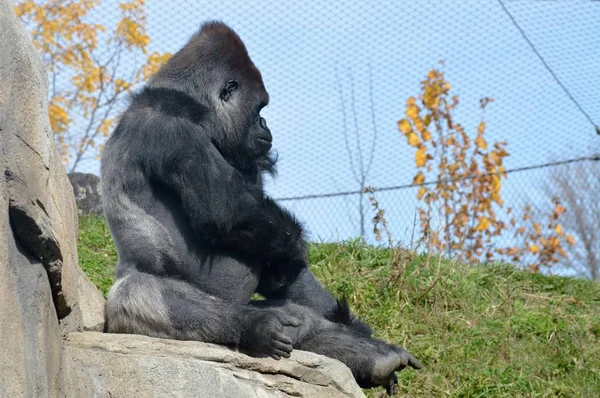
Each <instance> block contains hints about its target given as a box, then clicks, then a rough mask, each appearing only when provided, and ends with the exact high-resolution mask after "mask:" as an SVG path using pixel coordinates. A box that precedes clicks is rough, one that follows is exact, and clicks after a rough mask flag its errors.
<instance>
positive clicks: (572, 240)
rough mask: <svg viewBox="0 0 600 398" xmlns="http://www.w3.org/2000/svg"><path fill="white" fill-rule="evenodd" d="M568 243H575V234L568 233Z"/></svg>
mask: <svg viewBox="0 0 600 398" xmlns="http://www.w3.org/2000/svg"><path fill="white" fill-rule="evenodd" d="M567 243H568V244H570V245H574V244H575V238H573V235H567Z"/></svg>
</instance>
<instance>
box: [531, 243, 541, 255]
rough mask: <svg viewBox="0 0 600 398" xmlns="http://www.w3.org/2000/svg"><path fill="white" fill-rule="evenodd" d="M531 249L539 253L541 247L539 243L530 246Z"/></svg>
mask: <svg viewBox="0 0 600 398" xmlns="http://www.w3.org/2000/svg"><path fill="white" fill-rule="evenodd" d="M528 249H529V251H530V252H532V253H537V252H539V251H540V247H539V246H538V245H533V246H529V248H528Z"/></svg>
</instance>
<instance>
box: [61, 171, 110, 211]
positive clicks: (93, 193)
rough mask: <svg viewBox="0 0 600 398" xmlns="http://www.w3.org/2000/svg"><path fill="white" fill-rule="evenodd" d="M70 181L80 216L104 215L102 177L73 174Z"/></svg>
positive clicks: (70, 175) (70, 174)
mask: <svg viewBox="0 0 600 398" xmlns="http://www.w3.org/2000/svg"><path fill="white" fill-rule="evenodd" d="M69 180H70V181H71V185H72V186H73V194H75V202H76V203H77V209H78V211H79V214H85V215H88V214H97V215H100V214H102V196H101V190H100V177H98V176H97V175H95V174H89V173H79V172H76V171H75V172H72V173H69Z"/></svg>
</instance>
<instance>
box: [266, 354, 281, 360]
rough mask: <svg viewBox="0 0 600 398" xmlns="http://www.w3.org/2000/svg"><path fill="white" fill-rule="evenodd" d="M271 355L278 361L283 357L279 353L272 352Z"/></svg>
mask: <svg viewBox="0 0 600 398" xmlns="http://www.w3.org/2000/svg"><path fill="white" fill-rule="evenodd" d="M269 356H270V357H271V358H273V359H274V360H276V361H279V360H280V359H281V357H280V356H279V355H277V354H276V353H272V354H270V355H269Z"/></svg>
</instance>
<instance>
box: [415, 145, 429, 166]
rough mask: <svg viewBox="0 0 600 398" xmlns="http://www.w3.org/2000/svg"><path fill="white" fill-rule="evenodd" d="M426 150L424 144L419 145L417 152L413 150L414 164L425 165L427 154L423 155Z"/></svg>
mask: <svg viewBox="0 0 600 398" xmlns="http://www.w3.org/2000/svg"><path fill="white" fill-rule="evenodd" d="M426 150H427V149H426V148H425V146H424V145H421V147H419V149H418V150H417V152H415V164H416V165H417V167H423V166H425V163H426V162H427V156H425V151H426Z"/></svg>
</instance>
